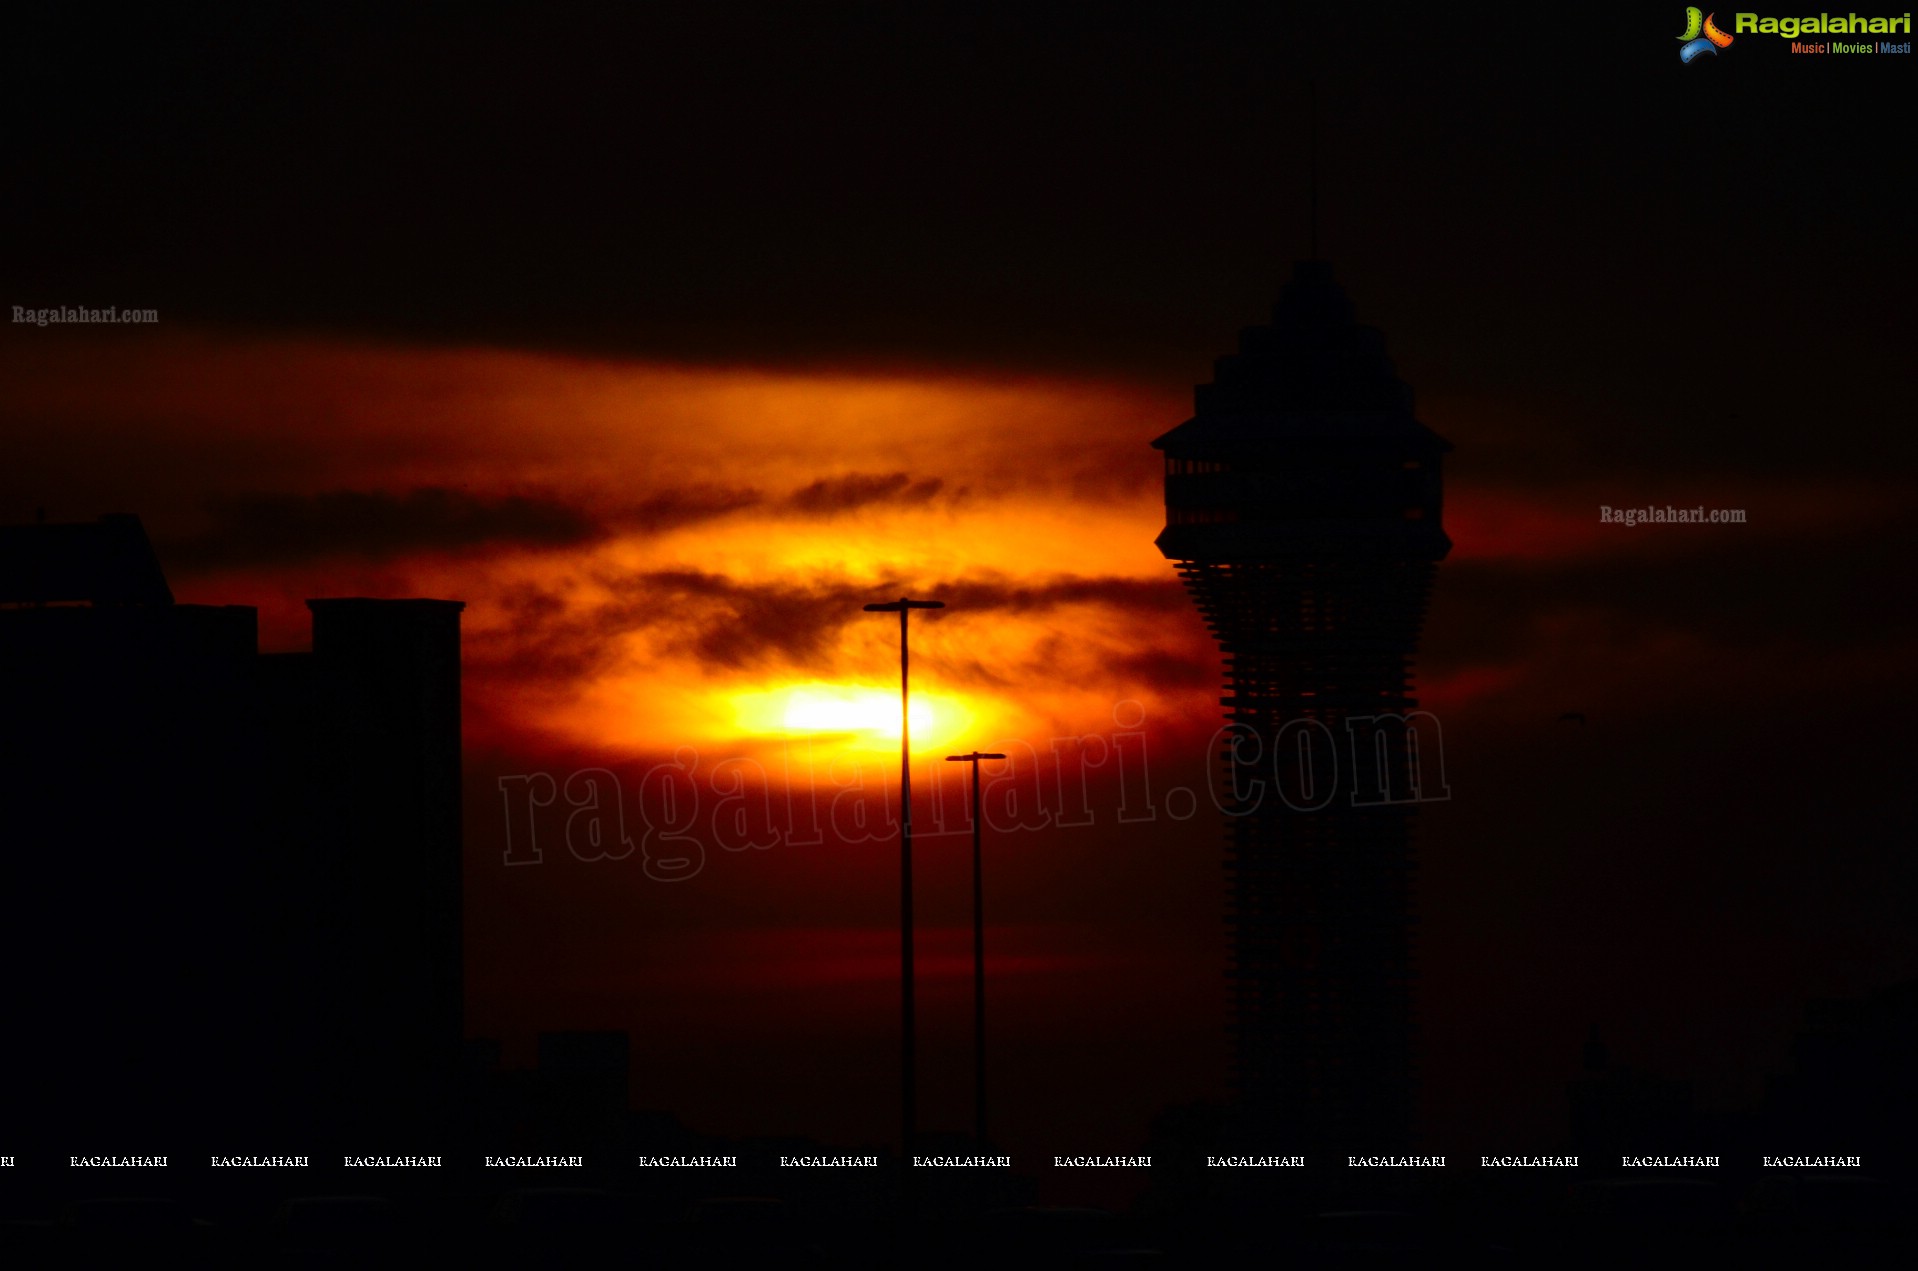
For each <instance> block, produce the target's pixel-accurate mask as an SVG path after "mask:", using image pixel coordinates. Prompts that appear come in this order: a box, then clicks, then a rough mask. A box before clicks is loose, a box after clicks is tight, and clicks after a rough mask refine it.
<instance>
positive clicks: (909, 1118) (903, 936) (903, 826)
mask: <svg viewBox="0 0 1918 1271" xmlns="http://www.w3.org/2000/svg"><path fill="white" fill-rule="evenodd" d="M945 607H946V602H945V601H943V600H908V599H906V598H905V597H904V596H901V597H900V598H899V599H898V600H895V601H893V602H891V603H890V604H883V605H867V606H866V612H867V613H897V614H898V615H899V1016H900V1028H899V1119H900V1132H899V1154H900V1159H901V1163H902V1164H903V1166H904V1168H905V1171H906V1175H905V1176H906V1177H907V1178H911V1177H912V1140H913V1137H914V1134H915V1131H916V1130H917V1122H918V1116H919V1104H918V1100H919V1091H918V1076H917V1074H918V1039H917V1036H916V1028H915V1022H914V1017H913V992H912V977H913V970H912V720H911V717H910V711H911V680H910V677H909V674H908V669H907V668H908V665H909V663H908V661H907V653H906V615H907V614H908V613H910V612H912V611H913V610H914V609H944V608H945Z"/></svg>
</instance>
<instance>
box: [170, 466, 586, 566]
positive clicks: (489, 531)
mask: <svg viewBox="0 0 1918 1271" xmlns="http://www.w3.org/2000/svg"><path fill="white" fill-rule="evenodd" d="M207 510H208V512H209V513H210V514H211V516H212V518H213V526H212V528H211V529H209V530H208V531H206V532H205V533H203V534H201V535H199V536H197V537H194V538H190V539H186V540H184V541H181V542H178V543H174V544H169V545H167V547H166V556H167V559H168V560H169V561H170V562H176V563H178V564H179V565H180V566H182V567H184V568H186V569H189V570H191V569H208V568H221V567H228V566H239V565H276V564H294V563H298V562H303V561H309V560H315V559H320V558H325V557H335V556H350V557H361V558H369V559H386V558H391V557H395V556H401V555H404V554H407V553H410V552H422V551H425V552H471V551H477V550H481V549H491V548H497V547H544V548H553V547H570V546H574V545H577V544H581V543H587V542H591V541H593V540H595V539H598V538H600V537H603V536H604V534H605V533H606V530H605V528H604V526H602V525H601V524H600V523H599V521H598V520H597V519H595V518H594V517H593V516H591V515H590V514H588V513H586V512H584V511H582V510H580V509H579V508H577V507H575V506H573V505H572V504H570V503H567V502H566V501H564V500H561V499H556V498H552V497H549V496H544V495H503V496H499V497H496V498H483V497H480V496H477V495H472V494H468V493H465V492H464V491H461V490H450V489H446V488H443V487H437V486H425V487H421V488H418V489H414V490H409V491H407V492H406V493H404V494H390V493H385V492H382V491H376V490H333V491H329V492H327V493H324V494H315V495H294V494H242V495H225V496H215V497H213V498H211V499H209V500H208V501H207Z"/></svg>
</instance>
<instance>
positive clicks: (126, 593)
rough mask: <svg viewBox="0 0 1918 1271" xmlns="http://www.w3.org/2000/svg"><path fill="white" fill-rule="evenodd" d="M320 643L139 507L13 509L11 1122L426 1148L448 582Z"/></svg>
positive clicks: (166, 1137) (110, 1136)
mask: <svg viewBox="0 0 1918 1271" xmlns="http://www.w3.org/2000/svg"><path fill="white" fill-rule="evenodd" d="M308 603H309V607H310V608H311V610H312V615H313V651H312V652H311V653H302V654H283V655H265V656H263V655H261V654H260V652H259V642H258V623H257V615H256V613H255V611H254V610H253V609H251V608H244V607H239V606H207V605H183V604H176V603H175V602H174V599H173V596H172V593H171V591H170V589H169V588H168V587H167V585H166V581H165V577H164V574H163V573H162V571H161V569H160V566H159V563H158V560H157V559H156V557H155V555H154V552H153V549H152V547H151V545H150V544H149V543H148V540H147V538H146V535H145V532H144V531H143V530H142V528H141V526H140V522H139V520H138V519H137V518H135V517H132V516H109V517H103V518H101V519H100V520H99V521H97V522H94V523H91V524H74V525H24V526H4V527H0V824H3V825H4V830H0V834H3V835H4V837H3V838H0V956H4V957H5V959H6V965H7V966H8V968H9V977H8V986H7V989H6V1003H5V1010H6V1018H7V1025H8V1030H9V1034H10V1036H11V1037H12V1038H13V1039H14V1044H13V1045H12V1046H10V1047H9V1048H8V1053H7V1054H6V1056H5V1057H4V1059H0V1124H6V1125H7V1126H8V1127H9V1129H10V1130H11V1131H12V1132H13V1133H14V1134H15V1135H16V1136H17V1137H16V1140H15V1141H19V1142H25V1143H32V1144H34V1145H37V1146H43V1147H46V1148H48V1149H51V1150H54V1151H56V1152H58V1151H71V1152H86V1151H103V1150H109V1149H111V1150H119V1151H133V1150H136V1149H137V1150H142V1151H149V1152H179V1153H182V1154H184V1153H185V1152H187V1151H189V1150H193V1149H198V1148H202V1147H204V1148H206V1149H209V1150H214V1151H246V1150H260V1149H261V1148H262V1147H265V1148H267V1149H274V1148H281V1149H287V1148H297V1149H300V1150H306V1149H309V1148H310V1149H313V1150H318V1149H320V1148H321V1147H322V1146H324V1145H327V1144H329V1143H331V1142H334V1141H336V1140H338V1141H345V1142H348V1143H350V1144H352V1145H354V1146H359V1147H361V1148H362V1149H363V1150H376V1149H398V1148H407V1147H411V1146H415V1144H414V1143H413V1142H412V1141H411V1140H409V1139H408V1135H410V1134H413V1133H416V1132H419V1131H421V1130H424V1129H425V1128H426V1127H427V1126H428V1125H430V1124H431V1123H433V1122H434V1121H435V1119H436V1118H437V1117H438V1116H439V1115H440V1114H441V1113H442V1112H443V1111H444V1109H446V1108H447V1107H448V1106H449V1098H450V1096H451V1093H452V1090H453V1087H454V1084H455V1079H456V1075H457V1071H458V1063H459V1056H460V1033H461V1022H462V1001H461V995H462V975H461V883H460V866H461V852H460V847H461V825H460V816H461V808H460V643H459V614H460V611H461V609H462V608H463V607H464V606H463V605H462V604H460V603H459V602H455V601H436V600H358V599H349V600H315V601H310V602H308Z"/></svg>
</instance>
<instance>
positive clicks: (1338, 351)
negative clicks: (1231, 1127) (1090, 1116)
mask: <svg viewBox="0 0 1918 1271" xmlns="http://www.w3.org/2000/svg"><path fill="white" fill-rule="evenodd" d="M1152 444H1153V445H1154V446H1155V447H1156V448H1158V449H1160V450H1163V451H1164V452H1165V465H1166V466H1165V472H1166V477H1165V492H1166V526H1165V529H1164V532H1163V533H1161V534H1160V535H1159V538H1158V540H1157V542H1158V547H1159V549H1160V551H1162V552H1163V553H1164V554H1165V556H1166V557H1167V558H1168V559H1169V560H1171V561H1173V562H1175V563H1176V565H1177V566H1178V570H1179V574H1180V577H1181V578H1182V579H1183V580H1184V582H1185V585H1186V588H1187V590H1188V591H1189V592H1190V594H1191V596H1192V599H1193V600H1194V602H1195V603H1196V604H1197V605H1198V608H1199V611H1200V613H1201V614H1202V615H1203V616H1204V618H1205V621H1206V624H1207V626H1208V627H1209V628H1210V630H1211V631H1212V634H1213V636H1214V637H1215V638H1216V639H1217V640H1218V642H1219V646H1220V649H1221V651H1222V653H1223V655H1224V659H1225V668H1226V677H1225V696H1224V697H1223V698H1222V699H1221V704H1222V705H1223V706H1224V707H1225V708H1226V719H1227V721H1228V724H1227V729H1226V732H1225V733H1224V734H1222V754H1221V756H1220V761H1221V763H1222V765H1223V768H1224V770H1223V772H1222V774H1221V780H1222V784H1223V785H1224V786H1225V789H1226V794H1225V796H1224V798H1225V801H1226V806H1227V812H1228V815H1227V822H1228V836H1229V850H1228V860H1227V870H1228V914H1227V923H1228V927H1229V930H1230V943H1231V964H1230V967H1229V970H1228V975H1229V977H1230V980H1231V1008H1230V1009H1231V1021H1230V1030H1231V1043H1232V1063H1233V1073H1232V1079H1233V1083H1234V1088H1235V1097H1236V1109H1237V1120H1238V1130H1239V1132H1240V1133H1243V1134H1245V1135H1248V1136H1249V1137H1250V1138H1253V1139H1257V1140H1259V1141H1261V1142H1264V1143H1269V1144H1272V1145H1273V1146H1287V1147H1291V1146H1296V1147H1304V1148H1314V1147H1318V1148H1324V1149H1328V1150H1331V1151H1333V1152H1336V1153H1342V1152H1348V1151H1355V1150H1366V1149H1376V1150H1389V1149H1393V1148H1398V1147H1401V1146H1403V1145H1404V1144H1405V1143H1406V1141H1407V1139H1408V1136H1409V1134H1410V1132H1411V1128H1412V1121H1413V1111H1414V1108H1413V1102H1414V1070H1413V1056H1412V1016H1411V974H1412V972H1411V927H1412V915H1411V905H1410V889H1411V880H1412V868H1413V865H1412V852H1411V834H1410V831H1411V822H1412V816H1413V811H1414V807H1415V805H1416V803H1417V802H1418V801H1419V799H1420V797H1421V795H1423V797H1426V798H1431V797H1436V796H1437V793H1438V791H1439V790H1440V789H1441V788H1442V786H1443V778H1442V775H1440V774H1439V773H1438V772H1437V771H1436V763H1437V760H1438V758H1439V756H1438V753H1437V735H1436V727H1435V721H1430V720H1429V717H1427V720H1426V725H1427V726H1426V727H1424V728H1419V727H1417V726H1416V724H1417V721H1416V719H1414V721H1413V724H1412V725H1411V726H1408V724H1407V722H1406V719H1405V716H1406V715H1407V713H1408V712H1412V711H1413V710H1414V708H1415V706H1416V702H1415V699H1414V697H1413V685H1412V659H1413V655H1414V653H1415V652H1416V649H1417V644H1418V637H1419V628H1420V624H1421V622H1422V620H1423V617H1424V614H1425V606H1426V599H1427V596H1428V594H1429V592H1430V590H1431V586H1432V581H1433V576H1434V573H1435V572H1436V569H1437V564H1438V562H1439V561H1440V560H1441V559H1443V558H1444V556H1445V554H1446V552H1447V551H1448V550H1449V548H1450V546H1451V544H1450V541H1449V540H1448V539H1447V538H1446V536H1445V533H1444V530H1443V529H1442V527H1441V525H1440V475H1439V464H1440V459H1441V457H1442V456H1443V455H1444V454H1445V452H1446V451H1448V450H1449V449H1450V448H1451V447H1450V445H1449V444H1448V443H1447V442H1446V441H1445V440H1443V439H1442V438H1440V437H1439V436H1438V435H1437V434H1436V433H1434V432H1432V431H1431V430H1430V429H1429V428H1426V427H1425V426H1424V425H1422V424H1420V423H1419V422H1418V421H1417V420H1416V419H1415V418H1414V417H1413V413H1412V394H1411V390H1410V389H1409V388H1408V387H1407V386H1406V385H1405V384H1404V383H1402V382H1401V381H1400V380H1399V379H1398V378H1397V377H1396V375H1395V373H1394V371H1393V367H1392V364H1391V362H1390V360H1389V359H1388V358H1387V356H1386V353H1385V346H1384V341H1383V339H1382V337H1381V336H1380V334H1379V332H1377V331H1376V330H1374V329H1372V328H1370V327H1366V326H1361V325H1359V323H1358V322H1357V321H1355V319H1354V317H1353V311H1352V306H1351V303H1350V302H1349V301H1348V300H1347V298H1346V296H1345V294H1344V293H1343V291H1341V290H1340V288H1339V287H1338V285H1337V284H1336V283H1335V282H1334V281H1333V278H1332V274H1331V270H1330V269H1329V267H1328V266H1327V265H1325V264H1324V263H1323V262H1320V261H1316V260H1315V261H1308V262H1304V263H1301V264H1299V265H1298V266H1297V269H1296V272H1295V274H1294V276H1293V278H1292V280H1291V281H1290V282H1289V283H1288V284H1287V285H1286V286H1285V288H1284V290H1283V292H1282V294H1281V296H1280V299H1279V301H1278V304H1277V305H1276V306H1275V307H1274V310H1273V314H1272V321H1271V322H1270V324H1269V325H1265V326H1258V327H1250V328H1247V329H1246V330H1245V331H1244V332H1243V333H1242V334H1241V337H1240V345H1239V350H1238V351H1237V352H1236V353H1230V354H1227V355H1226V356H1224V357H1222V358H1220V359H1219V360H1218V363H1217V366H1216V371H1215V376H1214V380H1213V382H1212V383H1210V384H1202V385H1200V386H1199V387H1198V389H1197V392H1196V410H1195V413H1194V415H1193V417H1192V418H1191V419H1189V420H1187V421H1186V422H1185V423H1183V424H1180V425H1179V426H1178V427H1177V428H1174V429H1173V430H1172V431H1170V432H1168V433H1166V434H1165V435H1164V436H1162V437H1160V438H1158V439H1157V440H1156V441H1154V442H1153V443H1152ZM1421 740H1422V741H1424V742H1425V746H1424V749H1423V750H1422V751H1421V750H1420V748H1419V742H1420V741H1421ZM1421 760H1422V761H1423V763H1421ZM1302 762H1303V763H1305V764H1307V765H1309V775H1308V772H1307V771H1306V770H1302V768H1301V764H1302ZM1421 783H1423V784H1421Z"/></svg>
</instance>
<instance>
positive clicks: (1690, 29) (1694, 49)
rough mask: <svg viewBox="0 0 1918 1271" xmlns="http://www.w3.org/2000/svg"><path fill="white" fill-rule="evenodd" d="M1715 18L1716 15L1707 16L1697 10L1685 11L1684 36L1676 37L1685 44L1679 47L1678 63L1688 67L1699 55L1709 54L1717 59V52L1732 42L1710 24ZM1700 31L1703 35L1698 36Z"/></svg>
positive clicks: (1727, 36) (1729, 37) (1730, 38)
mask: <svg viewBox="0 0 1918 1271" xmlns="http://www.w3.org/2000/svg"><path fill="white" fill-rule="evenodd" d="M1717 16H1718V15H1717V14H1716V13H1712V14H1707V13H1703V12H1701V11H1699V10H1697V9H1686V10H1685V34H1683V35H1681V36H1679V37H1678V38H1679V39H1681V40H1683V41H1685V43H1684V44H1683V45H1681V46H1680V47H1679V50H1678V60H1679V61H1681V62H1683V63H1685V64H1686V65H1687V66H1690V65H1691V62H1692V59H1693V58H1695V57H1697V56H1698V55H1699V54H1700V53H1710V54H1711V55H1712V56H1713V57H1717V56H1718V50H1719V49H1722V48H1724V47H1725V46H1726V45H1727V44H1730V43H1731V42H1732V37H1731V36H1729V35H1726V34H1725V33H1724V32H1723V31H1721V30H1719V29H1718V28H1717V27H1716V26H1714V25H1713V24H1712V19H1713V18H1715V17H1717ZM1701 31H1702V32H1704V34H1703V35H1700V34H1699V32H1701Z"/></svg>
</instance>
